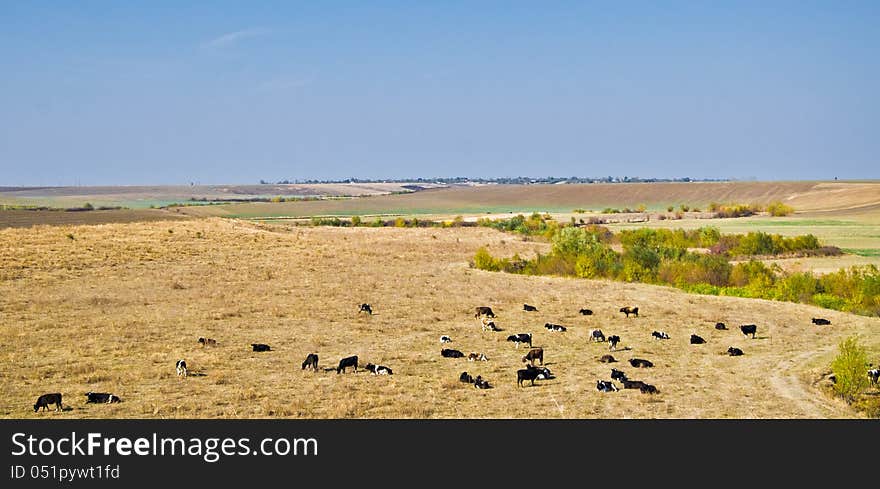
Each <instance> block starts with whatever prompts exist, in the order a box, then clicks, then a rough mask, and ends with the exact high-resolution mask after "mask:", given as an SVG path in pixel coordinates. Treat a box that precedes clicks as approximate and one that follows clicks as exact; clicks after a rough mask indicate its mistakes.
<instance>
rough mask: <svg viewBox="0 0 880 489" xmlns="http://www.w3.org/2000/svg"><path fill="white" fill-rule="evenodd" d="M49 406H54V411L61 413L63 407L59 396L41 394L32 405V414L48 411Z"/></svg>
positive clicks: (55, 394)
mask: <svg viewBox="0 0 880 489" xmlns="http://www.w3.org/2000/svg"><path fill="white" fill-rule="evenodd" d="M49 404H55V410H56V411H63V410H64V407H63V406H62V405H61V394H59V393H57V392H56V393H53V394H43V395H42V396H40V397H38V398H37V402H36V404H34V412H37V411H39V410H40V408H42V409H43V411H48V410H49Z"/></svg>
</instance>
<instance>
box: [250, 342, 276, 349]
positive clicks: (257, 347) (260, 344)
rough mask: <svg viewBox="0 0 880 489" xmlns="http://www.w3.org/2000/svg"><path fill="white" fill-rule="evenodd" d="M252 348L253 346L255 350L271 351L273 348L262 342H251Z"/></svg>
mask: <svg viewBox="0 0 880 489" xmlns="http://www.w3.org/2000/svg"><path fill="white" fill-rule="evenodd" d="M251 348H253V350H254V351H270V350H271V348H269V345H264V344H262V343H251Z"/></svg>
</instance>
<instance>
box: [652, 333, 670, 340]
mask: <svg viewBox="0 0 880 489" xmlns="http://www.w3.org/2000/svg"><path fill="white" fill-rule="evenodd" d="M651 336H652V337H653V338H654V339H655V340H668V339H669V335H668V334H666V331H654V332H653V333H651Z"/></svg>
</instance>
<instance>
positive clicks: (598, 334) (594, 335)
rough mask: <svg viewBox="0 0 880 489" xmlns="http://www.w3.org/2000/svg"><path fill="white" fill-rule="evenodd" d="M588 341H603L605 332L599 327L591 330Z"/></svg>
mask: <svg viewBox="0 0 880 489" xmlns="http://www.w3.org/2000/svg"><path fill="white" fill-rule="evenodd" d="M590 341H605V333H603V332H602V330H601V329H594V330H591V331H590Z"/></svg>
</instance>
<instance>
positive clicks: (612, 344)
mask: <svg viewBox="0 0 880 489" xmlns="http://www.w3.org/2000/svg"><path fill="white" fill-rule="evenodd" d="M618 343H620V336H617V335H616V334H615V335H611V336H609V337H608V349H609V350H616V349H617V344H618Z"/></svg>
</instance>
